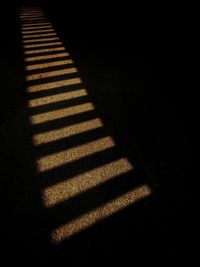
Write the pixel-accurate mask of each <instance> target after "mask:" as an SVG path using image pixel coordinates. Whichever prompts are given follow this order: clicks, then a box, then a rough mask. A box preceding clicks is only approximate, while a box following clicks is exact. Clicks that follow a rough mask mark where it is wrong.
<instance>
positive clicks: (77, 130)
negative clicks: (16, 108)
mask: <svg viewBox="0 0 200 267" xmlns="http://www.w3.org/2000/svg"><path fill="white" fill-rule="evenodd" d="M101 127H103V123H102V121H101V120H100V119H98V118H97V119H93V120H88V121H84V122H80V123H77V124H74V125H71V126H67V127H63V128H61V129H56V130H52V131H48V132H45V133H40V134H37V135H34V136H33V143H34V145H36V146H39V145H42V144H48V143H50V142H53V141H57V140H60V139H63V138H66V137H70V136H74V135H77V134H82V133H85V132H88V131H91V130H94V129H98V128H101Z"/></svg>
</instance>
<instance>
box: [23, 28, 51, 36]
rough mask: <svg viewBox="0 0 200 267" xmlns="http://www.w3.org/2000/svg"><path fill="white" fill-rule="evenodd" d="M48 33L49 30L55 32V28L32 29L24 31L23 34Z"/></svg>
mask: <svg viewBox="0 0 200 267" xmlns="http://www.w3.org/2000/svg"><path fill="white" fill-rule="evenodd" d="M46 32H47V33H48V32H55V31H54V29H53V28H52V29H44V30H41V29H40V30H32V31H22V34H23V35H24V36H25V35H26V34H27V35H28V34H35V33H46Z"/></svg>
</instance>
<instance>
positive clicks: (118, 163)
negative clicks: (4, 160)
mask: <svg viewBox="0 0 200 267" xmlns="http://www.w3.org/2000/svg"><path fill="white" fill-rule="evenodd" d="M133 169H134V167H133V166H132V165H131V164H130V162H129V161H128V160H127V159H126V158H121V159H118V160H115V161H112V162H110V163H108V164H104V165H102V166H100V167H98V168H95V169H92V170H90V171H87V172H85V173H81V174H80V175H77V176H75V177H72V178H71V179H67V180H66V181H62V182H60V183H57V184H55V185H52V186H50V187H47V188H45V189H44V190H43V203H44V206H45V207H47V208H50V207H53V206H55V205H58V204H60V203H61V202H63V201H66V200H69V199H70V198H72V197H75V196H76V195H78V194H80V193H84V192H86V191H87V190H89V189H92V188H95V187H96V186H99V185H102V184H105V183H106V182H107V181H109V180H113V179H114V178H116V177H118V176H119V175H122V174H125V173H128V172H130V171H132V170H133Z"/></svg>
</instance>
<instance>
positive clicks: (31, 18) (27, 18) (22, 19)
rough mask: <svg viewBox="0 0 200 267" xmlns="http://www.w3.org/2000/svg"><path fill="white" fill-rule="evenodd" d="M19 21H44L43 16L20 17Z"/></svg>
mask: <svg viewBox="0 0 200 267" xmlns="http://www.w3.org/2000/svg"><path fill="white" fill-rule="evenodd" d="M20 19H21V21H23V22H24V21H27V20H35V19H38V20H39V19H46V17H45V15H44V14H40V15H39V14H38V15H30V16H20Z"/></svg>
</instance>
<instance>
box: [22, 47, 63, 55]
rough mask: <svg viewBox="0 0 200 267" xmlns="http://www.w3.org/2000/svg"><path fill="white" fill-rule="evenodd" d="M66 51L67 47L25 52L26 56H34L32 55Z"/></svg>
mask: <svg viewBox="0 0 200 267" xmlns="http://www.w3.org/2000/svg"><path fill="white" fill-rule="evenodd" d="M64 50H65V47H52V48H43V49H37V50H27V51H25V52H24V54H25V55H32V54H40V53H48V52H57V51H64Z"/></svg>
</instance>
